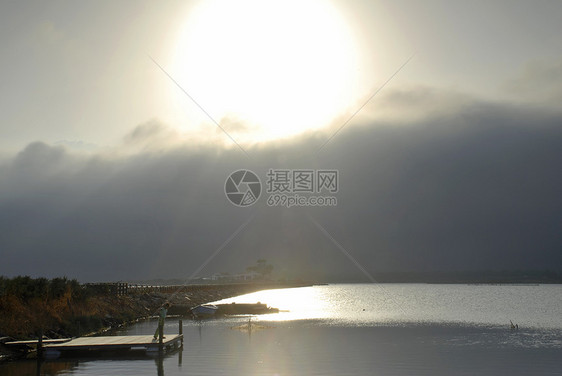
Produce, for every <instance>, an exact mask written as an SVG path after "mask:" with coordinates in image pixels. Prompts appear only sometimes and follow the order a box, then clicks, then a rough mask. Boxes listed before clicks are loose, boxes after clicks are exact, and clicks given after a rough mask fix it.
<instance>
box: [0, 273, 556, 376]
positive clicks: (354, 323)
mask: <svg viewBox="0 0 562 376" xmlns="http://www.w3.org/2000/svg"><path fill="white" fill-rule="evenodd" d="M232 301H236V302H239V303H243V302H248V303H255V302H258V301H260V302H263V303H267V304H268V305H270V306H273V307H277V308H280V309H282V310H285V311H286V312H281V313H279V314H269V315H261V316H252V317H251V324H250V325H251V326H250V328H251V330H248V321H249V318H250V317H249V316H245V317H233V318H228V319H217V320H208V321H202V322H194V321H190V320H184V323H183V326H184V329H183V331H184V336H185V343H184V348H183V350H182V351H180V352H177V353H175V354H171V355H168V356H166V357H164V358H146V359H105V360H82V359H78V360H57V361H47V362H43V363H42V364H41V366H40V369H39V370H38V369H37V363H36V362H34V361H32V362H16V363H10V364H6V365H2V366H0V374H1V375H24V374H43V375H135V376H142V375H503V374H506V375H507V374H509V375H562V285H540V286H518V285H505V286H489V285H429V284H383V285H380V284H377V285H374V284H357V285H348V284H345V285H329V286H314V287H303V288H294V289H282V290H268V291H262V292H258V293H253V294H248V295H243V296H240V297H237V298H233V299H227V300H224V301H221V303H230V302H232ZM510 320H512V321H513V322H514V323H517V324H518V325H519V328H520V329H519V331H512V330H510V328H509V325H510V324H509V321H510ZM155 327H156V323H155V322H144V323H140V324H137V325H135V326H133V327H130V328H127V329H126V330H124V331H123V332H121V333H119V334H131V335H133V334H153V333H154V329H155ZM177 331H178V323H177V320H175V319H169V320H168V321H167V323H166V326H165V333H170V334H171V333H177Z"/></svg>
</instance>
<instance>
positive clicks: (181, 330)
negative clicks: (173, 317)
mask: <svg viewBox="0 0 562 376" xmlns="http://www.w3.org/2000/svg"><path fill="white" fill-rule="evenodd" d="M178 324H179V334H180V335H181V336H182V337H181V345H182V346H183V320H182V319H179V322H178Z"/></svg>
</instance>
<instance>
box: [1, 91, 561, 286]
mask: <svg viewBox="0 0 562 376" xmlns="http://www.w3.org/2000/svg"><path fill="white" fill-rule="evenodd" d="M423 93H424V90H413V91H412V92H392V93H388V95H387V96H386V97H385V99H384V100H385V101H388V102H389V103H394V104H395V105H396V104H400V105H403V106H404V108H405V109H407V108H408V106H406V104H407V103H410V104H414V107H416V106H417V107H420V108H423V107H425V105H426V104H430V103H432V102H433V101H434V100H436V99H438V98H447V97H448V96H447V95H446V93H440V92H434V91H431V90H430V91H425V93H426V94H427V96H428V98H424V94H423ZM458 98H459V99H458V100H457V99H454V100H453V102H454V103H461V104H462V105H458V106H457V105H454V104H453V105H451V106H449V109H450V110H448V111H445V112H443V111H441V112H435V113H433V114H431V113H428V114H427V115H426V116H424V117H421V118H420V119H417V120H414V119H409V120H408V121H402V122H401V126H396V124H395V122H393V121H390V120H381V119H379V120H371V121H369V122H366V123H364V124H362V126H360V125H359V124H349V125H348V126H347V127H346V128H344V129H343V130H342V131H341V132H340V134H338V135H337V136H336V137H335V138H334V139H333V140H332V141H331V142H330V143H329V144H327V145H326V146H325V147H324V148H323V149H322V150H320V151H319V152H318V151H317V149H318V147H319V145H320V144H321V143H322V142H323V141H324V140H325V139H326V137H327V135H326V134H324V133H310V134H306V135H303V136H301V137H297V138H293V139H291V140H285V141H278V142H274V143H264V144H260V145H255V146H252V147H247V149H246V151H247V152H248V154H249V155H250V157H247V156H246V155H245V154H244V153H242V152H241V151H240V150H238V149H237V148H235V147H232V148H222V147H219V146H209V145H205V146H201V145H199V144H197V145H195V144H191V143H190V142H189V139H188V138H181V135H178V134H177V131H174V130H172V129H170V128H168V127H166V126H165V125H163V124H161V123H159V122H158V121H151V122H148V123H146V124H142V125H139V127H137V128H135V129H134V130H132V131H131V133H130V134H129V135H128V136H126V137H125V139H124V142H123V146H122V148H123V149H126V148H132V149H130V150H134V152H129V153H121V154H120V153H115V152H107V151H99V152H96V153H93V154H80V153H75V152H73V151H70V150H69V149H68V148H65V147H62V146H51V145H47V144H45V143H32V144H30V145H28V146H27V147H26V148H25V149H23V150H22V151H20V152H19V153H18V154H17V155H15V156H13V157H11V158H9V159H6V160H4V162H3V163H2V164H1V165H0V176H1V177H2V179H1V180H0V249H1V252H2V255H1V258H2V263H1V264H0V274H8V275H13V274H31V275H45V276H54V275H67V276H69V277H77V278H79V279H81V280H123V279H143V278H157V277H164V278H167V277H187V276H189V275H191V273H192V272H193V271H194V270H196V269H197V268H198V267H199V266H200V265H201V264H202V263H204V262H205V261H206V260H207V259H208V258H209V257H210V256H211V255H212V254H213V252H215V250H217V249H218V248H219V247H220V246H221V245H222V244H223V242H224V241H225V240H226V239H228V238H229V237H230V236H231V235H232V234H233V233H234V232H235V231H236V230H237V229H238V228H239V227H240V226H241V225H242V224H243V223H244V222H245V221H246V220H248V218H250V217H252V216H254V217H253V219H252V220H251V221H250V222H249V223H248V225H247V226H246V227H245V228H244V229H243V230H241V231H240V233H239V234H238V236H236V237H235V238H234V239H233V240H232V241H231V242H230V243H229V244H228V245H227V246H226V247H224V249H223V250H222V251H221V252H220V253H219V254H218V255H217V256H216V257H214V258H213V259H212V261H210V262H209V264H208V265H207V267H206V268H205V269H204V270H203V271H202V272H201V275H209V274H212V273H214V272H220V271H229V272H237V271H242V270H244V268H245V267H246V266H247V265H250V264H252V263H254V262H255V260H256V259H257V258H266V259H268V260H270V261H271V262H272V263H273V264H274V265H275V267H276V271H277V272H278V273H280V274H283V275H286V276H292V277H295V276H298V277H304V278H307V277H308V278H326V279H338V278H347V279H358V280H360V279H361V278H363V275H362V274H361V272H359V271H358V270H357V268H356V267H355V266H354V265H353V263H351V262H350V261H349V260H348V259H347V258H346V257H345V256H344V255H343V254H342V253H341V252H340V251H339V250H338V249H337V247H335V246H334V244H333V243H332V242H331V241H330V240H329V239H328V238H326V237H325V236H324V235H323V234H322V233H321V232H320V231H319V230H318V228H317V227H316V226H315V225H314V224H313V222H312V221H311V220H310V219H309V217H312V218H313V219H315V220H316V221H317V222H318V223H320V224H321V225H322V226H323V227H324V228H325V229H326V230H327V231H328V232H329V233H330V234H331V236H333V238H334V239H336V240H337V241H338V242H339V243H340V244H341V245H342V246H343V247H344V248H345V249H346V250H347V251H348V252H349V253H351V254H352V255H353V256H354V257H355V258H356V259H357V260H358V262H359V263H360V264H361V265H362V266H363V267H364V268H365V269H367V270H369V271H370V272H372V273H374V274H375V277H376V273H377V272H384V271H400V270H409V271H411V270H420V271H426V270H466V269H469V270H470V269H479V270H499V269H544V268H553V267H555V266H559V265H562V256H561V254H560V246H561V244H562V235H561V232H560V225H561V224H562V214H561V213H562V200H561V199H560V192H561V191H562V177H561V175H560V173H559V170H560V168H559V162H560V160H562V127H561V126H560V124H562V118H561V117H560V115H558V114H556V113H554V112H544V111H543V112H539V111H537V110H532V109H529V108H520V107H517V106H512V105H509V104H493V103H485V102H479V101H474V100H470V99H467V98H464V97H463V96H459V97H458ZM435 107H436V108H439V106H438V105H436V106H435ZM178 138H179V139H181V142H177V139H178ZM155 146H157V149H158V152H154V148H155ZM240 168H247V169H250V170H252V171H254V172H256V173H257V174H258V175H259V176H260V178H261V179H262V183H265V180H266V172H267V169H269V168H329V169H338V170H339V172H340V192H339V193H338V194H337V197H338V206H337V207H333V208H291V209H282V208H278V207H277V208H276V207H267V205H266V204H265V201H264V197H262V198H261V199H260V201H259V202H258V203H257V204H255V205H254V206H252V207H250V208H238V207H234V206H233V205H232V204H231V203H230V202H229V201H228V200H227V199H226V197H225V195H224V191H223V190H224V183H225V180H226V178H227V176H228V175H229V174H230V173H231V172H232V171H234V170H237V169H240Z"/></svg>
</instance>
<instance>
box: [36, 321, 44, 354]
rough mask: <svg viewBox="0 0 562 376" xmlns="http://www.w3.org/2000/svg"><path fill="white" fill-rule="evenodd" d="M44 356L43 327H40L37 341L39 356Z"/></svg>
mask: <svg viewBox="0 0 562 376" xmlns="http://www.w3.org/2000/svg"><path fill="white" fill-rule="evenodd" d="M42 356H43V328H41V329H39V340H38V341H37V357H38V358H41V357H42Z"/></svg>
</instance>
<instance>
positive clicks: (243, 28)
mask: <svg viewBox="0 0 562 376" xmlns="http://www.w3.org/2000/svg"><path fill="white" fill-rule="evenodd" d="M172 69H173V71H172V73H173V75H174V77H175V78H176V80H177V82H178V83H179V84H180V85H181V86H182V87H183V88H184V89H185V91H186V92H188V93H189V94H190V95H191V96H192V97H193V98H194V99H195V100H196V101H197V103H198V104H199V105H200V106H201V107H202V108H204V109H205V111H206V112H208V114H209V115H210V116H211V117H212V118H213V119H214V120H216V121H217V122H219V123H220V124H221V126H222V127H224V128H225V129H226V130H227V131H228V132H229V133H230V134H231V135H233V136H234V137H235V138H236V139H237V141H240V142H259V141H263V140H270V139H278V138H284V137H288V136H291V135H295V134H299V133H302V132H304V131H307V130H312V129H317V128H320V127H324V126H326V125H328V124H329V123H330V122H331V121H332V120H333V119H334V118H335V117H337V116H338V115H340V114H341V113H342V112H344V111H345V110H346V109H347V108H348V107H349V106H350V105H351V104H353V103H354V100H355V94H356V92H357V85H358V78H357V77H356V76H357V75H356V73H357V48H356V45H355V42H354V38H353V35H352V32H351V29H350V27H349V26H348V25H347V24H346V22H345V20H344V18H343V17H342V16H341V15H340V13H339V12H338V10H337V8H335V7H334V6H333V5H332V4H331V3H329V2H327V1H315V0H298V1H294V0H283V1H264V0H240V1H229V0H225V1H205V2H202V3H200V4H199V5H198V6H196V7H194V8H193V9H192V10H191V11H190V13H189V15H188V17H187V21H186V22H185V27H184V28H183V30H182V32H181V36H180V38H179V41H178V43H177V47H176V52H175V59H174V63H173V68H172ZM178 95H181V94H178ZM182 100H183V101H184V102H183V103H184V105H187V104H185V103H186V102H185V98H182Z"/></svg>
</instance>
